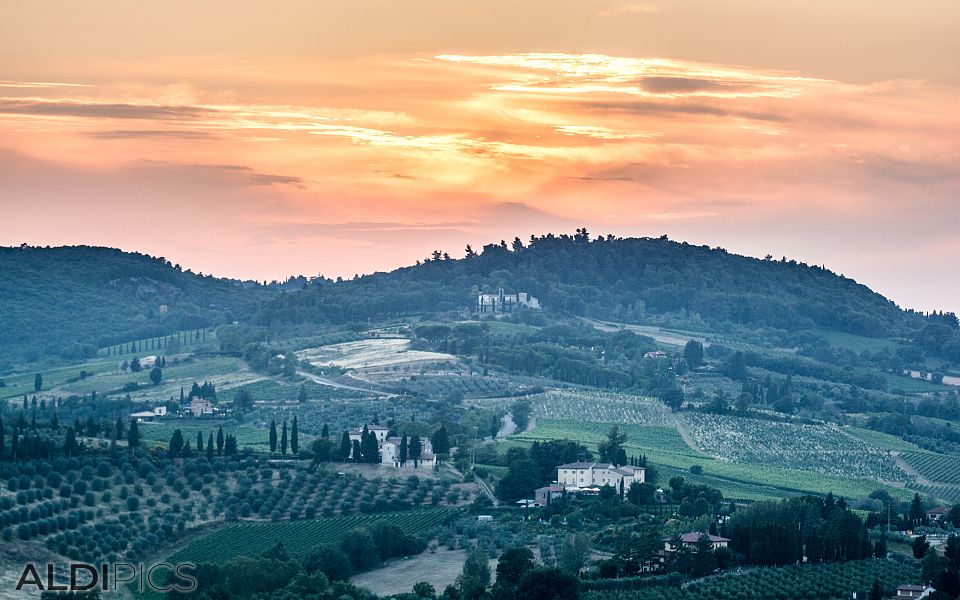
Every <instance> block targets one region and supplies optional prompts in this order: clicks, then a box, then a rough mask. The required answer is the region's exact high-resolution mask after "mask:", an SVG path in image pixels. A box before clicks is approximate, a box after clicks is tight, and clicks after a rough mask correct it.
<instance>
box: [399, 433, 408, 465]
mask: <svg viewBox="0 0 960 600" xmlns="http://www.w3.org/2000/svg"><path fill="white" fill-rule="evenodd" d="M407 450H408V448H407V434H403V436H402V437H401V438H400V466H401V467H402V466H404V465H405V464H407Z"/></svg>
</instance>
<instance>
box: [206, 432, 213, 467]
mask: <svg viewBox="0 0 960 600" xmlns="http://www.w3.org/2000/svg"><path fill="white" fill-rule="evenodd" d="M207 460H213V432H212V431H211V432H210V435H209V437H207Z"/></svg>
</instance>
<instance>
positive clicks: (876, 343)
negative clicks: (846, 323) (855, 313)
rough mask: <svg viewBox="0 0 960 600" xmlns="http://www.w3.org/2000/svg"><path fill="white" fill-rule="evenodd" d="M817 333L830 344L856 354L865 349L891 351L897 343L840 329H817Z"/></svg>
mask: <svg viewBox="0 0 960 600" xmlns="http://www.w3.org/2000/svg"><path fill="white" fill-rule="evenodd" d="M817 335H819V336H820V337H822V338H823V339H825V340H827V341H828V342H830V345H831V346H836V347H838V348H846V349H848V350H852V351H854V352H856V353H857V354H859V353H861V352H863V351H865V350H866V351H869V352H877V351H879V350H883V349H884V348H886V349H888V350H890V351H893V350H894V349H896V345H897V343H896V342H894V341H893V340H886V339H883V338H871V337H864V336H862V335H856V334H853V333H845V332H842V331H828V330H818V331H817Z"/></svg>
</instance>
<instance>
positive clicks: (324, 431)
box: [320, 423, 330, 439]
mask: <svg viewBox="0 0 960 600" xmlns="http://www.w3.org/2000/svg"><path fill="white" fill-rule="evenodd" d="M320 437H322V438H323V439H327V438H328V437H330V428H329V427H327V424H326V423H324V424H323V429H321V430H320Z"/></svg>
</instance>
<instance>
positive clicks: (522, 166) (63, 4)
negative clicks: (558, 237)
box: [0, 0, 960, 312]
mask: <svg viewBox="0 0 960 600" xmlns="http://www.w3.org/2000/svg"><path fill="white" fill-rule="evenodd" d="M0 10H2V11H3V13H2V14H3V15H4V19H2V20H0V140H2V141H0V198H2V199H0V207H2V212H3V215H2V217H3V219H2V223H0V244H4V245H11V246H16V245H19V244H20V243H28V244H31V245H40V246H43V245H74V244H88V245H97V246H110V247H119V248H122V249H125V250H130V251H138V252H144V253H148V254H152V255H156V256H165V257H166V258H168V259H169V260H171V261H173V262H179V263H180V264H182V265H184V266H185V267H189V268H191V269H192V270H193V271H195V272H203V273H213V274H215V275H218V276H223V277H232V278H240V279H257V280H264V279H266V280H273V279H278V280H281V279H283V278H285V277H287V276H289V275H296V274H305V275H312V274H318V273H322V274H324V275H326V276H329V277H337V276H343V277H351V276H353V275H354V274H357V273H360V274H362V273H369V272H374V271H385V270H390V269H393V268H396V267H400V266H405V265H409V264H412V263H414V262H415V261H416V260H417V259H423V258H424V257H426V256H427V255H428V254H429V253H430V252H431V251H432V250H434V249H440V250H443V251H446V252H449V253H450V254H451V255H453V256H462V254H463V248H464V246H465V245H466V244H468V243H469V244H472V245H473V246H474V247H475V248H479V247H480V246H482V245H483V244H484V243H490V242H495V241H499V240H500V239H506V240H508V241H509V240H512V239H513V238H514V237H515V236H519V237H520V238H521V239H522V240H524V241H526V240H527V238H528V237H529V236H530V235H531V234H543V233H547V232H554V233H558V234H559V233H572V232H573V230H574V229H576V228H577V227H581V226H586V227H587V228H588V229H589V230H590V232H591V233H592V234H594V235H597V234H604V235H605V234H608V233H612V234H614V235H617V236H623V237H632V236H650V237H657V236H660V235H663V234H666V235H668V236H669V237H670V238H671V239H675V240H686V241H688V242H690V243H691V244H697V245H708V246H711V247H715V246H721V247H724V248H726V249H727V250H728V251H730V252H734V253H737V254H744V255H748V256H755V257H758V258H760V257H763V256H765V255H766V254H771V255H773V256H774V257H775V258H777V259H779V258H780V257H781V256H786V257H787V258H788V259H795V260H798V261H803V262H807V263H810V264H822V265H825V266H826V267H827V268H829V269H831V270H832V271H834V272H836V273H840V274H844V275H846V276H847V277H850V278H852V279H855V280H857V281H858V282H860V283H863V284H865V285H867V286H869V287H870V288H871V289H873V290H875V291H877V292H879V293H881V294H883V295H884V296H886V297H888V298H890V299H892V300H894V301H895V302H897V303H898V304H899V305H900V306H903V307H906V308H915V309H917V310H924V311H928V310H950V311H956V312H960V263H958V262H957V261H956V260H955V257H956V256H957V255H958V254H960V238H958V236H957V235H956V231H957V223H956V209H955V207H956V205H957V199H958V198H960V169H958V167H957V165H958V164H960V113H957V111H956V109H955V107H956V106H958V105H960V70H958V69H957V57H958V56H960V37H958V36H956V35H955V31H954V30H955V24H956V23H957V22H960V4H957V3H956V2H951V1H948V0H935V1H932V2H929V3H925V4H924V5H923V7H922V10H920V9H919V8H918V7H917V6H911V5H906V4H903V3H901V2H895V1H893V0H882V1H875V2H868V1H867V0H852V1H851V2H847V3H844V4H843V5H842V6H837V5H835V3H829V2H826V0H814V1H811V2H804V3H768V2H760V1H759V0H737V1H736V2H730V3H723V5H722V6H721V5H719V4H718V3H712V2H708V1H706V0H678V1H674V2H631V1H619V2H618V1H615V0H583V1H582V2H576V3H565V4H559V5H558V4H556V3H548V2H544V1H540V0H536V1H529V2H522V3H517V2H505V1H502V2H501V1H495V2H490V3H484V4H482V5H481V4H477V5H473V4H456V5H451V4H449V3H444V2H439V1H438V0H426V1H423V2H413V3H408V2H386V1H376V2H371V3H364V4H363V5H362V6H361V5H358V4H357V3H352V2H342V1H339V0H337V1H330V2H324V3H314V2H305V1H300V0H285V1H281V2H276V3H273V4H271V6H270V7H269V8H267V7H265V6H264V5H262V4H261V3H258V2H219V1H215V2H209V3H204V4H202V5H195V4H193V3H188V2H184V1H173V2H168V3H165V4H163V5H149V6H147V5H140V4H129V3H124V2H119V1H116V0H97V1H94V2H89V3H84V4H82V5H80V4H76V3H73V2H68V1H66V0H57V1H51V2H44V3H36V2H27V1H23V0H8V1H7V2H4V3H3V5H2V8H0Z"/></svg>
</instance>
